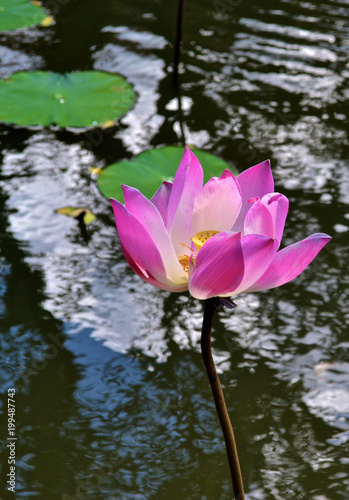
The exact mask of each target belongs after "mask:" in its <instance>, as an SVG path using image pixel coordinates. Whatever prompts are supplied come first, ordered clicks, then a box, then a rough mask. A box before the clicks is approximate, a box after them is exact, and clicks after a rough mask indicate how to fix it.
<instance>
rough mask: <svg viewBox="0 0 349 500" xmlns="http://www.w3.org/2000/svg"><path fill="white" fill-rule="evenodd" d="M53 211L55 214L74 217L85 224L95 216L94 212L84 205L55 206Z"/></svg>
mask: <svg viewBox="0 0 349 500" xmlns="http://www.w3.org/2000/svg"><path fill="white" fill-rule="evenodd" d="M55 212H56V213H57V214H63V215H67V216H68V217H74V218H75V219H78V220H79V221H81V222H83V223H84V224H85V226H87V225H88V224H90V223H91V222H93V221H94V220H95V218H96V216H95V214H94V213H93V212H92V211H91V210H90V209H89V208H86V207H62V208H57V209H56V210H55Z"/></svg>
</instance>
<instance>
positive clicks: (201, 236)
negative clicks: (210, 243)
mask: <svg viewBox="0 0 349 500" xmlns="http://www.w3.org/2000/svg"><path fill="white" fill-rule="evenodd" d="M218 233H220V231H201V232H200V233H196V234H195V236H193V237H192V242H193V243H194V245H195V247H196V249H197V251H199V250H200V248H201V247H202V245H203V244H204V243H206V241H207V240H209V239H210V238H212V236H215V235H216V234H218Z"/></svg>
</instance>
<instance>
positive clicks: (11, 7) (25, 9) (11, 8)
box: [0, 0, 53, 31]
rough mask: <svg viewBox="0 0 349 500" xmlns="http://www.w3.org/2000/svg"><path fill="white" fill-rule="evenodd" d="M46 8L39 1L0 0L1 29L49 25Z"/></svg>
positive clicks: (10, 29) (8, 29) (9, 29)
mask: <svg viewBox="0 0 349 500" xmlns="http://www.w3.org/2000/svg"><path fill="white" fill-rule="evenodd" d="M48 19H51V22H50V24H52V22H53V19H52V18H49V17H47V16H46V14H45V11H44V9H43V8H42V7H41V5H40V4H39V2H33V3H30V2H29V1H28V0H0V31H12V30H16V29H19V28H28V27H29V26H33V25H35V24H42V25H43V26H49V25H50V24H47V23H48Z"/></svg>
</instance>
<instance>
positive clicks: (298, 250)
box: [246, 233, 331, 292]
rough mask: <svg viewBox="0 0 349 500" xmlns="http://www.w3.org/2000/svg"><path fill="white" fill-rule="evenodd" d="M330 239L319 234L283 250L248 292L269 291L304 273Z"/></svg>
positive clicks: (325, 235)
mask: <svg viewBox="0 0 349 500" xmlns="http://www.w3.org/2000/svg"><path fill="white" fill-rule="evenodd" d="M330 239H331V237H330V236H328V235H327V234H323V233H317V234H313V235H311V236H308V238H305V239H304V240H302V241H298V242H297V243H294V244H293V245H290V246H288V247H286V248H283V249H282V250H280V252H278V253H277V254H276V256H275V257H274V259H273V261H272V263H271V264H270V266H269V268H268V269H267V270H266V271H265V273H264V274H263V275H262V276H261V278H259V279H258V280H257V281H256V283H254V284H253V285H252V286H250V287H249V288H248V289H247V290H246V291H247V292H256V291H259V290H267V289H269V288H275V287H277V286H281V285H284V284H285V283H288V282H289V281H291V280H293V279H294V278H296V277H297V276H298V275H299V274H301V272H302V271H304V269H305V268H306V267H307V266H308V265H309V264H310V262H311V261H312V260H313V259H314V258H315V257H316V256H317V254H318V253H319V252H320V250H321V249H322V248H323V247H324V246H325V245H326V243H328V242H329V241H330Z"/></svg>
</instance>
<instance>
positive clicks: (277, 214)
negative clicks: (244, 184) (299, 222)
mask: <svg viewBox="0 0 349 500" xmlns="http://www.w3.org/2000/svg"><path fill="white" fill-rule="evenodd" d="M262 203H263V204H264V205H265V206H266V207H267V208H268V210H269V212H270V215H271V217H272V220H273V226H274V234H273V236H274V238H276V239H278V240H279V241H281V239H282V235H283V232H284V227H285V221H286V217H287V212H288V205H289V201H288V199H287V198H286V196H284V195H283V194H280V193H270V194H266V195H265V196H263V198H262Z"/></svg>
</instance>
